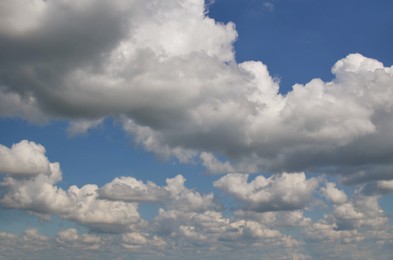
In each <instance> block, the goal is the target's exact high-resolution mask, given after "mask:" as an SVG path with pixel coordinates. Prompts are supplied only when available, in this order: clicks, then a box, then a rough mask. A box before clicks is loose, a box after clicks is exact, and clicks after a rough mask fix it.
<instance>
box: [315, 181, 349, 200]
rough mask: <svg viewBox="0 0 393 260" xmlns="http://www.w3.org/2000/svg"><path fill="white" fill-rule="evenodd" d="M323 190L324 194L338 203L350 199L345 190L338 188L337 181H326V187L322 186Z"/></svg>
mask: <svg viewBox="0 0 393 260" xmlns="http://www.w3.org/2000/svg"><path fill="white" fill-rule="evenodd" d="M321 192H322V194H323V195H324V196H326V197H327V198H329V199H330V200H331V201H332V202H333V203H336V204H342V203H345V202H347V200H348V198H347V195H346V194H345V193H344V192H343V191H341V190H339V189H337V188H336V184H335V183H331V182H328V183H326V187H322V188H321Z"/></svg>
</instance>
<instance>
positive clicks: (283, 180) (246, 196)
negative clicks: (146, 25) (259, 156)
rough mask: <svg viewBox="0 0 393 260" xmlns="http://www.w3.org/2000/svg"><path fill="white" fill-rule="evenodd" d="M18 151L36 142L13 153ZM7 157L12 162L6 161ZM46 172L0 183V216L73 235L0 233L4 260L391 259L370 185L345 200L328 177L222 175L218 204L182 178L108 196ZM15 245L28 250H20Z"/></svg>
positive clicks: (119, 184)
mask: <svg viewBox="0 0 393 260" xmlns="http://www.w3.org/2000/svg"><path fill="white" fill-rule="evenodd" d="M20 144H28V145H31V144H32V142H29V141H21V142H20V143H18V144H15V145H14V146H17V145H20ZM34 145H35V146H34V147H39V148H40V149H35V150H32V151H31V152H30V156H32V157H33V158H34V157H35V156H37V155H43V151H45V148H44V147H43V146H41V145H39V144H34ZM7 149H8V150H11V149H9V148H7ZM8 150H7V151H8ZM7 158H11V159H10V160H12V158H13V157H5V158H3V160H6V159H7ZM45 158H46V157H45ZM47 164H49V165H57V168H56V167H52V168H51V171H50V172H49V173H41V174H38V175H37V174H32V173H28V172H25V174H24V175H22V176H21V175H12V174H8V175H6V176H4V178H3V179H2V182H1V186H0V187H1V198H0V203H1V206H2V207H3V209H2V210H6V209H7V208H14V209H18V210H24V211H27V212H29V213H32V214H34V215H36V216H38V217H40V218H41V219H42V220H44V221H45V220H48V219H49V218H50V217H51V216H53V215H54V216H57V217H59V218H60V219H64V220H68V221H73V222H74V224H73V226H75V227H72V228H67V229H62V230H59V231H58V232H57V234H56V235H55V236H46V235H43V234H41V233H40V231H39V230H38V229H35V228H27V229H26V230H25V232H24V233H23V234H21V235H14V234H10V233H7V232H0V249H1V252H2V254H3V255H4V256H5V257H7V258H26V256H29V255H31V254H32V252H33V253H34V256H35V257H36V258H43V257H47V258H48V257H50V256H53V255H59V254H64V252H67V251H72V252H73V254H75V256H76V255H79V256H86V257H87V256H89V258H91V257H93V258H97V257H98V258H105V259H106V258H107V257H108V255H107V254H111V253H114V252H116V254H117V255H118V256H119V257H120V256H123V255H124V256H128V257H129V256H130V255H133V256H146V257H147V258H149V257H152V256H157V255H163V254H164V255H165V256H168V257H172V259H173V258H184V256H185V255H187V254H192V255H193V256H195V258H205V257H207V256H209V257H221V256H222V255H223V254H225V255H226V254H230V255H231V256H233V258H234V259H237V258H239V256H240V255H243V256H251V255H256V254H257V253H258V252H260V250H263V251H264V252H265V254H266V255H268V256H269V257H270V256H271V257H273V258H277V257H281V258H288V257H290V256H294V255H297V256H299V257H303V258H306V259H307V257H308V255H307V254H305V253H304V252H305V251H307V252H309V253H310V255H311V256H310V257H311V258H313V257H314V256H320V254H319V252H320V251H318V254H316V253H315V254H314V253H313V250H310V248H309V247H311V246H312V247H313V248H315V247H314V246H317V247H318V246H322V245H325V246H326V248H325V249H323V248H322V249H321V250H322V251H323V252H324V255H326V256H329V255H331V254H332V252H330V251H329V250H327V248H330V249H332V250H333V249H335V250H344V251H345V252H352V251H351V250H352V249H353V247H354V246H357V245H359V246H368V248H370V247H373V246H372V245H370V244H369V243H370V241H376V243H377V244H378V246H377V247H378V249H376V248H377V247H375V248H374V249H373V250H382V249H383V250H382V251H381V254H382V255H389V254H385V253H386V252H390V251H389V250H388V249H389V248H390V247H391V244H392V241H393V240H392V235H391V234H392V230H391V227H390V226H389V224H388V223H389V219H388V216H387V215H386V214H385V213H384V211H383V209H382V208H381V207H380V205H379V198H380V196H381V192H379V193H370V194H366V192H365V190H364V189H365V187H366V186H365V185H358V186H356V187H357V189H356V190H355V191H354V192H353V193H352V194H349V193H348V194H347V193H345V192H344V191H343V190H340V189H338V188H337V186H336V184H335V183H334V182H330V181H329V182H327V181H325V179H324V178H315V177H313V178H306V175H305V174H304V173H281V174H275V175H272V176H270V177H264V176H261V175H260V176H254V178H253V179H252V180H249V178H250V176H251V175H248V174H228V175H224V176H222V177H220V178H218V179H217V180H216V181H214V182H213V187H215V188H218V189H219V190H221V191H222V193H221V194H220V195H219V196H215V195H214V193H213V192H211V193H207V194H204V193H200V192H199V191H197V190H194V189H191V188H189V187H186V185H185V183H186V179H185V178H184V177H183V176H182V175H177V176H175V177H173V178H167V179H166V182H165V184H164V185H162V186H160V185H157V184H155V183H153V182H151V181H146V182H143V181H140V180H138V179H135V178H134V177H130V176H128V177H127V176H125V177H118V178H115V179H113V180H112V181H111V182H109V183H107V184H104V185H103V186H102V187H98V186H97V185H95V184H86V185H84V186H82V187H77V186H75V185H72V186H70V187H69V188H68V189H63V188H61V187H59V182H60V181H61V180H62V175H61V171H60V166H59V164H58V163H50V162H49V161H48V162H47ZM32 171H35V168H34V167H33V168H32ZM382 184H383V185H385V186H381V189H382V188H383V189H388V188H389V187H390V186H389V184H390V182H389V181H384V182H381V185H382ZM319 186H321V188H319ZM318 188H319V191H320V193H321V194H322V195H323V196H322V197H320V200H322V199H327V200H329V201H332V202H333V203H332V204H323V203H321V202H322V201H319V202H318V201H315V199H316V198H315V197H313V194H316V193H315V191H317V189H318ZM383 189H382V190H383ZM233 199H235V201H236V202H237V204H233ZM141 203H144V204H150V205H154V206H155V207H157V208H158V213H157V214H156V215H155V216H154V215H153V216H152V218H151V219H150V220H144V219H143V218H142V216H141V214H140V213H139V205H140V204H141ZM320 210H322V211H320ZM308 211H311V212H310V213H309V212H308ZM321 212H322V213H323V214H321ZM81 226H82V227H83V228H80V227H81ZM86 228H87V229H86ZM78 229H79V230H78ZM84 230H87V231H88V232H87V233H86V232H85V231H84ZM315 243H317V244H315ZM15 244H20V245H23V247H22V248H18V249H16V247H15V246H14V245H15ZM327 245H328V246H327ZM381 248H382V249H381ZM322 251H321V252H322ZM344 251H343V252H344ZM387 259H388V257H387Z"/></svg>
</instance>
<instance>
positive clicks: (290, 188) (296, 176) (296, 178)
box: [213, 173, 319, 212]
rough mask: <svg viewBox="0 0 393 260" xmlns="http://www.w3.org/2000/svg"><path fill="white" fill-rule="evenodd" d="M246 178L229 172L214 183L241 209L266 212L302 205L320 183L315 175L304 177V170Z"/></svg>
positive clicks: (309, 198)
mask: <svg viewBox="0 0 393 260" xmlns="http://www.w3.org/2000/svg"><path fill="white" fill-rule="evenodd" d="M248 177H249V175H244V174H228V175H226V176H224V177H222V178H220V179H219V180H217V181H215V182H214V184H213V185H214V187H217V188H219V189H221V190H223V191H224V192H226V193H228V194H229V195H232V196H233V197H234V198H236V199H237V200H238V201H239V202H240V203H241V207H242V208H244V209H248V210H252V211H258V212H265V211H279V210H294V209H302V208H304V207H305V206H306V205H307V203H308V202H309V201H310V200H311V196H312V192H313V191H314V190H315V189H316V187H317V186H318V184H319V181H318V180H317V179H315V178H311V179H306V176H305V174H304V173H292V174H288V173H283V174H280V175H273V176H271V177H269V178H265V177H263V176H257V177H256V178H255V179H254V180H252V181H251V182H247V180H248Z"/></svg>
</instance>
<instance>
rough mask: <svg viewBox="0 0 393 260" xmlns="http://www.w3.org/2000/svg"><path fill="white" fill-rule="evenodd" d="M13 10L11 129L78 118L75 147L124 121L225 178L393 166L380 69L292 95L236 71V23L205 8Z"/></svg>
mask: <svg viewBox="0 0 393 260" xmlns="http://www.w3.org/2000/svg"><path fill="white" fill-rule="evenodd" d="M3 5H4V6H5V7H6V8H5V9H4V10H6V11H3V12H5V14H4V15H3V16H1V17H2V18H1V21H0V23H1V24H3V26H1V28H0V43H1V45H2V46H3V48H2V50H1V53H2V57H3V59H2V61H1V62H0V68H1V70H0V71H1V73H0V100H4V101H5V102H1V104H2V105H1V106H0V113H1V115H3V116H19V117H23V118H26V119H27V120H31V121H37V122H42V121H45V120H50V119H58V118H60V119H64V118H65V119H69V120H72V122H73V123H71V125H70V127H69V132H70V133H71V134H77V133H82V132H84V131H86V130H87V129H88V128H89V127H94V126H96V125H97V124H99V122H100V120H103V118H105V117H108V116H114V117H116V118H119V117H121V118H122V120H121V122H122V123H123V125H124V129H125V131H126V132H128V133H130V134H131V135H132V136H133V139H134V140H136V142H137V143H138V144H140V145H142V146H143V147H144V148H145V149H146V150H148V151H151V152H154V153H156V154H157V155H158V156H160V157H163V158H169V157H175V158H177V159H179V160H180V161H181V162H195V161H198V162H200V163H202V164H204V165H205V166H206V167H207V168H208V169H209V170H211V171H212V172H217V171H226V172H228V171H229V170H231V172H232V169H234V170H236V171H238V172H249V171H257V170H263V171H270V172H276V171H278V172H281V171H287V172H294V171H307V170H310V169H314V170H315V171H322V170H323V169H325V167H330V169H331V170H332V171H333V173H335V174H337V173H342V170H343V169H345V167H349V168H350V170H349V171H350V172H353V170H354V169H355V168H356V169H358V170H363V171H364V170H365V169H366V168H368V169H369V170H368V171H367V175H368V176H374V174H375V171H377V169H378V168H379V167H381V166H382V165H390V166H391V163H390V162H391V161H392V158H391V156H389V155H390V154H392V152H391V151H392V147H393V143H392V142H390V141H389V140H393V138H392V136H391V133H392V132H393V131H392V129H393V125H392V123H391V120H389V119H390V118H391V115H392V111H393V110H392V104H391V101H390V100H389V98H388V97H389V96H392V93H391V92H392V89H391V87H390V86H391V85H392V82H393V76H392V75H393V74H392V67H385V66H384V65H383V64H382V63H381V62H379V61H377V60H374V59H371V58H367V57H364V56H362V55H361V54H350V55H348V56H347V57H345V58H343V59H341V60H339V61H337V63H336V64H335V65H334V66H333V68H332V73H333V74H334V76H335V78H334V79H333V80H332V81H331V82H324V81H322V80H320V79H312V80H310V82H309V83H307V84H305V85H300V84H295V85H294V86H293V89H292V90H291V91H289V92H288V93H287V94H286V95H285V96H283V95H281V94H279V83H278V81H277V80H276V79H274V78H273V77H272V76H271V75H270V74H269V71H268V68H267V67H266V65H264V64H263V63H261V62H258V61H246V62H243V63H240V64H238V63H237V62H236V61H235V59H234V50H233V43H234V41H235V40H236V38H237V32H236V30H235V26H234V24H232V23H228V24H222V23H218V22H216V21H214V20H213V19H211V18H209V17H208V16H207V13H206V10H205V8H206V7H205V3H204V1H202V0H172V1H169V2H168V3H167V2H165V3H162V1H157V0H154V1H149V3H147V2H145V1H120V0H119V1H111V2H110V3H109V2H106V1H91V0H84V1H82V2H80V3H76V2H73V1H71V2H69V1H56V2H53V1H46V2H43V1H32V3H31V5H22V4H21V2H20V1H6V2H4V4H3ZM26 21H29V22H28V23H26ZM4 24H6V25H4ZM102 31H106V32H108V33H105V34H102ZM59 50H61V51H59ZM158 100H159V102H158ZM216 158H222V160H224V161H223V162H221V161H220V160H216ZM226 161H230V164H228V163H227V162H226ZM245 166H247V167H245ZM245 168H246V169H245ZM370 178H371V179H372V178H373V177H370ZM387 179H391V175H389V176H388V177H387Z"/></svg>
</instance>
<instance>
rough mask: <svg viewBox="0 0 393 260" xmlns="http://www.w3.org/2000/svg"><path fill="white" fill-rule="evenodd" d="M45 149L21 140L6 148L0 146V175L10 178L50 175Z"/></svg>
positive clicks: (49, 165)
mask: <svg viewBox="0 0 393 260" xmlns="http://www.w3.org/2000/svg"><path fill="white" fill-rule="evenodd" d="M45 152H46V151H45V148H44V147H43V146H42V145H40V144H36V143H34V142H29V141H27V140H22V141H20V142H19V143H16V144H13V145H12V147H11V148H8V147H6V146H4V145H1V144H0V173H3V174H8V175H11V176H36V175H39V174H47V175H49V174H50V173H51V167H56V166H54V165H52V166H51V164H50V163H49V160H48V158H47V157H46V156H45Z"/></svg>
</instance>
